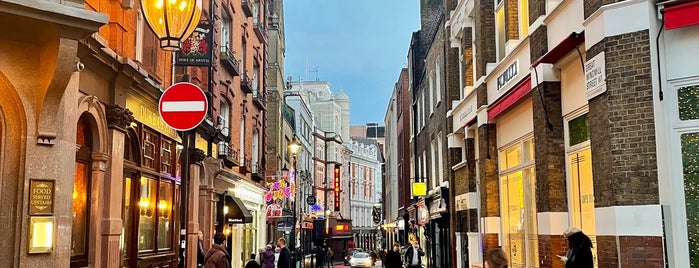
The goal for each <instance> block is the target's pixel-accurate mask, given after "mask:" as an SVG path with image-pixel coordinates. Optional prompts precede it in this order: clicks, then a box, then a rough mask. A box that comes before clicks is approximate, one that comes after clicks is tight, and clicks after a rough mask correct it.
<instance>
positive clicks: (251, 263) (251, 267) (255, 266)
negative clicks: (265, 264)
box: [245, 253, 260, 268]
mask: <svg viewBox="0 0 699 268" xmlns="http://www.w3.org/2000/svg"><path fill="white" fill-rule="evenodd" d="M245 268H260V264H259V263H257V261H256V260H255V254H254V253H253V254H250V260H248V262H247V263H246V264H245Z"/></svg>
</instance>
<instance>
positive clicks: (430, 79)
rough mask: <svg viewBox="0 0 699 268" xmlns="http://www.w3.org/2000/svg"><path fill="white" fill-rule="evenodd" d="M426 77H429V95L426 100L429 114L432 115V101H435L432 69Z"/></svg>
mask: <svg viewBox="0 0 699 268" xmlns="http://www.w3.org/2000/svg"><path fill="white" fill-rule="evenodd" d="M428 79H429V83H430V94H429V95H428V96H429V97H430V99H429V100H427V104H428V105H429V106H430V115H432V114H433V113H434V103H435V98H434V91H435V88H434V71H430V74H429V77H428Z"/></svg>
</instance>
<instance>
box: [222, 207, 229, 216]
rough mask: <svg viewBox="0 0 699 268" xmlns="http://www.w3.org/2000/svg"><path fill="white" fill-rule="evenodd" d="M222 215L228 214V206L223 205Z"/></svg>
mask: <svg viewBox="0 0 699 268" xmlns="http://www.w3.org/2000/svg"><path fill="white" fill-rule="evenodd" d="M223 215H228V206H223Z"/></svg>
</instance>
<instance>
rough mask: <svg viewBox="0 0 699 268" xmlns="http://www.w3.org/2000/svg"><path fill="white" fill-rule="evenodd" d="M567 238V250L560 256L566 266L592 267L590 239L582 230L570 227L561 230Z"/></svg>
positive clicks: (573, 267) (569, 267) (567, 267)
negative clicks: (563, 230)
mask: <svg viewBox="0 0 699 268" xmlns="http://www.w3.org/2000/svg"><path fill="white" fill-rule="evenodd" d="M563 236H564V237H565V238H566V239H568V252H567V253H566V255H565V256H558V257H560V258H561V260H562V261H563V263H564V264H565V267H566V268H593V267H594V266H595V264H594V261H593V259H592V240H590V237H588V236H587V235H585V234H584V233H583V232H582V230H580V229H578V228H576V227H570V228H568V229H566V230H565V232H563Z"/></svg>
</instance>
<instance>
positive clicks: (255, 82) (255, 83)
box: [252, 61, 260, 92]
mask: <svg viewBox="0 0 699 268" xmlns="http://www.w3.org/2000/svg"><path fill="white" fill-rule="evenodd" d="M259 73H260V67H259V66H258V65H257V61H255V63H254V66H253V67H252V88H253V90H254V91H255V92H259V91H260V81H259V79H258V77H259Z"/></svg>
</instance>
